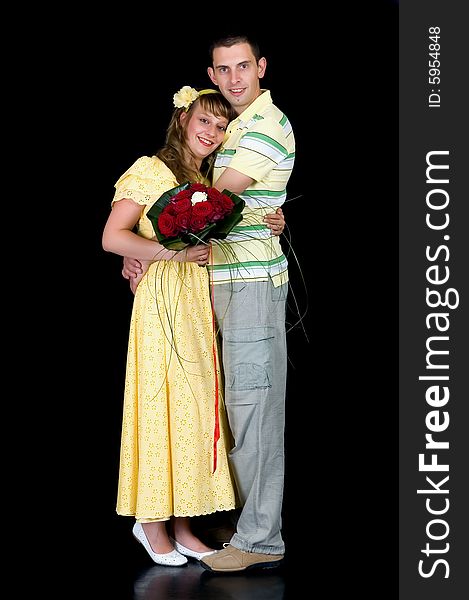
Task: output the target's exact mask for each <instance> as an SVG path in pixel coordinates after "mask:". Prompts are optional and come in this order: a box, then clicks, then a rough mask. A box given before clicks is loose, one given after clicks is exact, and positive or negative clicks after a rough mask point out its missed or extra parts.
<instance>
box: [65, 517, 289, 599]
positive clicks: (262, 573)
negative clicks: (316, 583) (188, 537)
mask: <svg viewBox="0 0 469 600" xmlns="http://www.w3.org/2000/svg"><path fill="white" fill-rule="evenodd" d="M132 524H133V520H132V519H130V518H129V519H127V518H122V517H120V518H118V517H116V518H115V519H113V521H112V523H111V524H110V530H109V532H108V533H109V535H108V536H107V538H108V542H109V543H108V545H106V546H104V545H103V546H102V547H100V546H99V543H98V544H96V543H95V544H94V546H93V548H91V549H90V552H89V555H88V556H87V557H83V558H84V560H82V561H79V563H76V564H75V565H74V573H75V574H76V577H77V585H78V584H81V585H82V586H83V588H84V592H83V593H85V594H86V597H87V599H89V600H91V599H94V598H99V599H101V598H102V599H105V598H106V599H109V600H170V599H171V600H200V599H204V600H212V599H213V600H215V599H216V600H225V599H226V600H231V599H233V600H235V599H236V600H284V599H285V598H287V597H288V598H294V597H295V596H294V595H288V596H287V583H288V576H287V572H288V563H287V562H285V563H284V564H282V565H281V566H280V567H277V568H275V569H261V570H251V571H249V572H245V573H238V574H232V575H219V574H215V573H211V572H209V571H207V570H205V569H204V568H203V567H202V566H201V565H200V564H199V562H198V561H195V560H193V559H189V562H188V564H187V565H185V566H183V567H164V566H161V565H155V564H154V563H153V562H152V560H151V558H150V557H149V555H148V554H147V552H146V551H145V549H144V548H143V547H142V546H141V545H140V544H139V543H138V542H137V541H136V540H135V539H134V537H133V536H132V533H131V528H132ZM220 531H221V532H222V533H223V532H224V530H223V528H221V529H220V530H219V531H218V532H217V533H220ZM94 541H95V542H96V541H98V540H96V539H95V540H94ZM212 545H214V546H215V544H212ZM72 587H73V586H72ZM296 597H297V596H296Z"/></svg>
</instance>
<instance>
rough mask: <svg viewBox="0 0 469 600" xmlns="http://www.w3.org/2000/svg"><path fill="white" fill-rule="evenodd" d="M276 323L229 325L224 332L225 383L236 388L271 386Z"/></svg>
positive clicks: (237, 389)
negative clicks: (240, 326) (255, 325)
mask: <svg viewBox="0 0 469 600" xmlns="http://www.w3.org/2000/svg"><path fill="white" fill-rule="evenodd" d="M274 337H275V330H274V328H273V327H250V328H245V329H228V330H225V331H224V332H223V353H224V360H223V362H224V366H225V385H226V386H227V387H228V389H230V390H232V391H234V392H236V391H246V390H256V389H265V388H269V387H271V386H272V372H271V371H272V363H271V359H270V355H271V344H272V340H273V339H274Z"/></svg>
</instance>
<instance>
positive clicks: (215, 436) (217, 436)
mask: <svg viewBox="0 0 469 600" xmlns="http://www.w3.org/2000/svg"><path fill="white" fill-rule="evenodd" d="M209 260H210V266H211V267H212V269H210V297H211V304H212V354H213V367H214V371H215V430H214V433H213V473H215V471H216V470H217V442H218V440H219V439H220V418H219V415H218V408H219V402H218V397H219V393H220V390H219V387H218V373H217V330H216V320H215V309H214V293H215V289H214V288H215V286H214V285H213V252H212V245H211V244H210V253H209Z"/></svg>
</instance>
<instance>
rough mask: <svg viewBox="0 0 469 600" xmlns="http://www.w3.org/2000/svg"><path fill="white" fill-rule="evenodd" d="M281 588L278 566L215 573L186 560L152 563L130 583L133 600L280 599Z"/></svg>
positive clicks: (282, 594)
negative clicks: (184, 562) (176, 564)
mask: <svg viewBox="0 0 469 600" xmlns="http://www.w3.org/2000/svg"><path fill="white" fill-rule="evenodd" d="M284 590H285V579H284V576H283V573H282V570H281V567H280V568H277V569H258V570H251V571H248V572H243V573H234V574H232V575H226V574H223V575H219V574H216V573H210V572H209V571H206V570H204V569H203V568H202V567H201V566H200V564H199V563H198V562H195V561H192V560H190V561H189V563H188V565H187V566H184V567H177V568H176V567H165V566H161V565H155V566H153V567H150V568H149V569H146V570H145V571H143V572H142V573H141V574H140V575H139V576H138V578H137V580H136V581H135V584H134V592H135V596H134V600H202V599H203V600H282V599H283V597H284Z"/></svg>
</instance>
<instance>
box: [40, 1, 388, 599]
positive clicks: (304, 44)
mask: <svg viewBox="0 0 469 600" xmlns="http://www.w3.org/2000/svg"><path fill="white" fill-rule="evenodd" d="M113 10H114V15H113V20H112V23H111V22H110V21H109V20H104V19H102V18H100V19H98V18H97V17H96V16H92V18H91V16H90V18H89V19H86V23H83V24H82V19H78V16H79V15H77V23H78V24H79V25H80V27H79V28H78V30H79V31H80V34H79V35H78V36H77V34H76V31H77V29H74V30H73V31H74V33H73V34H72V33H71V31H72V29H68V28H63V29H62V30H61V31H60V32H58V38H59V40H58V42H59V43H57V44H51V46H50V54H49V55H48V63H49V65H52V66H53V67H54V68H53V69H52V73H53V74H52V75H51V87H50V89H51V90H52V94H51V97H52V98H53V100H51V101H50V102H48V110H49V111H50V112H51V113H53V114H54V116H56V117H58V121H59V126H58V130H59V131H58V132H57V138H56V139H57V141H56V142H55V148H56V154H55V156H56V158H57V160H56V164H57V161H59V162H60V168H59V169H57V166H55V169H57V170H58V171H60V173H58V174H57V178H56V181H57V189H55V190H54V193H55V195H56V201H55V202H54V203H53V206H52V207H50V208H51V213H53V214H51V217H50V218H51V221H50V222H51V223H52V221H53V219H54V220H56V219H57V215H59V218H58V225H57V227H58V231H59V232H60V233H58V234H57V237H55V238H53V239H49V238H47V239H46V240H44V247H43V249H44V254H45V255H46V256H47V257H48V260H47V269H48V270H50V272H53V271H54V270H56V269H57V268H58V265H59V264H60V263H61V262H62V261H65V263H66V264H67V276H66V277H65V279H63V280H62V279H61V280H60V284H59V285H60V289H59V293H58V294H54V295H53V297H52V298H51V299H50V301H49V307H48V312H49V311H50V315H47V317H46V316H45V317H44V320H45V322H47V325H48V326H47V327H46V329H47V331H45V332H44V334H43V335H46V336H48V337H50V336H51V333H50V329H49V325H50V323H51V322H52V323H53V324H54V330H56V333H55V335H56V336H57V337H56V338H55V336H54V340H53V344H54V347H55V348H57V351H56V353H55V356H54V359H53V365H51V364H49V368H48V376H47V380H48V382H49V389H50V388H53V391H51V394H50V395H51V402H50V410H51V419H54V420H55V423H56V425H54V426H53V433H52V434H51V436H48V438H49V439H48V441H47V444H48V445H50V454H49V465H50V469H49V472H50V477H51V480H52V481H53V482H54V485H55V486H56V487H55V489H54V491H53V492H52V494H51V495H50V497H49V496H48V500H47V503H48V504H49V507H50V510H52V511H53V512H54V513H56V511H60V512H62V511H64V512H65V514H66V522H67V523H69V524H70V523H71V524H72V529H71V531H70V529H69V528H68V527H67V535H71V540H70V541H71V543H73V544H75V543H78V544H83V548H84V550H80V552H79V553H78V554H77V555H76V557H75V559H76V562H75V563H74V564H75V566H79V573H78V572H75V573H76V581H75V583H76V584H78V583H79V582H81V583H83V582H87V581H88V580H89V579H90V578H93V577H95V576H96V577H98V579H99V580H100V582H101V584H102V586H103V589H106V590H107V591H109V589H110V587H112V586H114V587H115V588H116V590H117V589H120V590H121V593H122V595H121V596H119V595H118V593H117V592H116V594H115V595H114V596H112V597H114V598H118V597H122V598H126V597H127V596H126V595H125V594H126V591H125V590H127V588H128V589H131V585H132V574H133V571H132V569H133V568H134V566H135V558H134V549H135V542H134V540H133V539H132V536H131V534H130V528H131V520H130V519H124V518H122V517H117V516H116V515H115V496H116V486H117V468H118V455H119V444H120V424H121V412H122V397H123V382H124V375H125V358H126V345H127V333H128V323H129V318H130V308H131V298H132V297H131V294H130V292H129V290H128V285H127V282H126V281H124V280H123V279H122V277H121V274H120V269H121V259H120V258H119V257H116V256H112V255H109V254H106V253H105V252H104V251H103V250H102V248H101V233H102V229H103V226H104V223H105V220H106V218H107V215H108V212H109V210H110V203H111V200H112V197H113V192H114V187H113V186H114V183H115V181H116V180H117V179H118V177H119V176H120V175H121V174H122V173H123V172H124V171H125V170H126V169H127V168H128V167H129V166H130V165H131V164H132V163H133V161H134V160H136V159H137V158H138V157H139V156H141V155H144V154H146V155H151V154H153V153H154V152H155V151H156V149H157V148H158V147H159V146H160V145H161V144H162V142H163V139H164V133H165V128H166V125H167V123H168V120H169V117H170V114H171V110H172V96H173V94H174V92H175V91H177V90H178V89H179V88H180V87H182V86H183V85H191V86H194V87H205V86H207V87H209V86H210V81H209V79H208V76H207V75H206V66H207V64H208V56H207V47H208V43H209V40H210V39H211V38H212V37H213V33H214V32H216V33H218V32H220V31H222V30H223V26H222V24H223V23H224V22H225V20H224V18H222V17H221V15H219V14H218V13H217V10H218V9H215V7H211V8H210V9H207V7H200V10H199V8H197V9H193V10H191V11H189V12H188V11H187V10H186V9H184V10H182V9H181V11H180V14H179V19H180V20H181V23H180V24H178V25H177V26H176V25H175V22H174V21H175V15H173V17H170V16H168V15H165V16H164V17H163V15H154V14H151V15H150V14H148V15H147V14H144V13H142V12H141V10H136V9H135V10H133V11H129V10H125V11H124V10H122V12H121V13H119V14H116V12H115V9H113ZM312 10H313V15H312V16H308V17H305V16H303V15H301V14H300V13H299V12H296V13H292V14H291V15H289V14H279V15H277V22H276V25H275V26H267V25H266V24H265V21H264V19H263V16H262V14H259V15H257V16H256V18H255V19H252V20H251V22H250V25H249V26H247V27H245V26H243V25H244V21H234V22H233V23H234V25H237V26H238V28H239V30H243V31H247V32H248V33H252V34H253V36H254V37H255V38H256V39H257V40H258V41H259V43H260V46H261V50H262V53H263V54H264V55H265V56H266V57H267V61H268V67H267V74H266V77H265V79H264V82H263V87H266V88H268V89H270V90H271V92H272V97H273V101H274V103H275V104H276V105H277V106H279V107H280V108H281V109H282V110H283V111H284V112H285V113H286V114H287V116H288V117H289V119H290V121H291V123H292V125H293V128H294V132H295V137H296V142H297V152H296V154H297V159H296V164H295V169H294V173H293V175H292V178H291V181H290V184H289V186H288V196H289V198H290V199H292V198H296V197H297V196H298V198H296V199H294V200H292V201H291V202H290V203H288V204H287V205H286V206H285V210H284V212H285V215H286V219H287V224H288V228H289V234H288V235H289V237H290V239H291V244H292V247H293V250H294V252H295V253H296V255H297V257H298V260H299V263H300V266H301V272H302V274H303V276H304V278H305V284H303V281H302V277H301V275H300V271H299V270H298V269H297V268H296V267H295V265H294V262H295V261H294V260H293V258H291V259H290V264H291V266H292V269H291V285H292V289H293V290H294V291H295V293H296V295H297V298H298V302H299V306H300V309H301V311H302V312H304V311H306V316H305V317H304V319H303V325H304V330H303V328H302V327H298V326H297V327H295V328H294V329H293V330H292V331H291V332H290V333H289V335H288V345H289V357H290V368H289V376H288V392H287V430H286V442H287V448H286V452H287V468H286V488H285V500H284V535H285V540H286V543H287V548H288V563H287V566H288V569H289V572H291V573H292V574H293V575H294V576H295V578H296V577H298V578H299V579H298V582H299V583H300V584H304V583H305V582H306V581H308V580H309V579H311V577H312V578H313V581H314V580H318V581H319V580H321V584H322V585H324V584H326V585H327V586H330V589H331V595H332V594H334V593H335V589H336V587H337V586H342V585H343V584H344V583H345V584H347V586H349V589H352V590H354V591H357V592H358V593H361V592H365V593H367V592H370V593H371V592H376V597H384V595H385V593H387V592H389V591H390V589H394V587H393V586H395V585H396V584H397V581H396V575H397V573H396V563H397V550H396V548H397V506H396V499H397V464H396V461H397V459H396V457H397V451H396V446H397V435H396V424H397V414H396V402H395V400H396V387H397V386H396V383H397V382H396V375H397V370H396V369H397V354H396V344H397V305H396V297H397V251H396V248H397V229H396V228H397V117H398V114H397V42H398V39H397V37H398V33H397V3H396V2H391V1H389V2H386V1H383V2H372V3H369V5H368V6H366V7H363V6H362V7H361V8H360V10H359V9H358V8H356V7H351V6H349V7H348V8H347V9H346V11H344V8H343V5H342V3H329V8H328V9H321V10H319V9H318V8H317V7H316V6H314V7H313V8H312ZM176 12H177V7H175V14H176ZM247 22H249V20H248V21H247ZM234 28H235V29H236V26H235V27H234ZM61 61H65V63H66V64H67V68H66V69H64V68H62V67H61V66H59V65H60V64H61ZM41 125H42V126H43V127H44V129H45V131H44V132H43V134H44V136H47V125H46V123H45V122H43V123H41ZM56 172H57V171H56ZM47 214H49V213H47ZM46 219H48V217H46ZM54 222H55V221H54ZM61 268H62V269H63V267H61ZM289 319H290V321H292V320H294V314H293V313H290V315H289ZM52 397H53V398H54V401H52ZM64 461H65V462H64ZM64 465H66V466H64ZM94 585H95V586H96V584H94ZM383 588H385V589H386V590H387V592H386V591H385V590H384V589H383ZM93 589H98V588H96V587H95V588H93ZM95 597H100V596H99V594H97V595H96V596H95ZM109 597H111V596H109ZM129 597H130V596H129Z"/></svg>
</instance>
